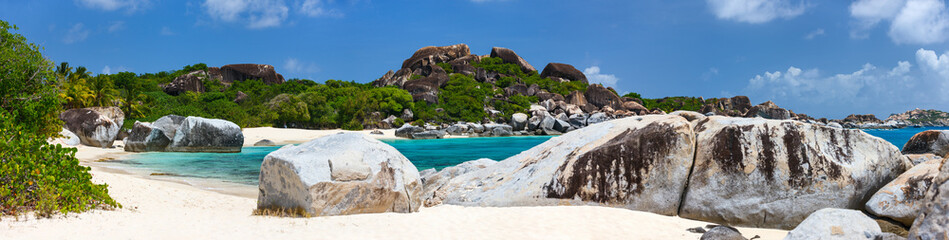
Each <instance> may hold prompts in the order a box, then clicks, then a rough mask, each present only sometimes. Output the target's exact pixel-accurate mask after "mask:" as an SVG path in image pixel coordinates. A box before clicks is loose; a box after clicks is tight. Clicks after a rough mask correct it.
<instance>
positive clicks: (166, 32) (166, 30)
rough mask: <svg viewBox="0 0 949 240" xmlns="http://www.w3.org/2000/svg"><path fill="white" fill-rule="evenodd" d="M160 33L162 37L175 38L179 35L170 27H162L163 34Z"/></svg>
mask: <svg viewBox="0 0 949 240" xmlns="http://www.w3.org/2000/svg"><path fill="white" fill-rule="evenodd" d="M160 33H161V35H165V36H174V35H177V33H175V32H174V31H172V30H171V28H168V27H161V32H160Z"/></svg>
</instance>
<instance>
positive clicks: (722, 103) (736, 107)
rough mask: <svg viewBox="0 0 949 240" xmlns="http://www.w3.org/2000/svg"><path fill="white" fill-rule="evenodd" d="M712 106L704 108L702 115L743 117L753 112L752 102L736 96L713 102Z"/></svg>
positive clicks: (708, 105)
mask: <svg viewBox="0 0 949 240" xmlns="http://www.w3.org/2000/svg"><path fill="white" fill-rule="evenodd" d="M710 102H712V103H710V104H706V105H705V106H702V110H700V111H699V112H700V113H703V114H707V113H713V114H715V115H722V116H730V117H741V116H744V115H745V113H747V112H748V111H749V110H751V100H750V99H748V97H746V96H735V97H732V98H719V99H713V100H711V101H710Z"/></svg>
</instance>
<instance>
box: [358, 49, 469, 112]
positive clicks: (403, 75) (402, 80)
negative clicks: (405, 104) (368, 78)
mask: <svg viewBox="0 0 949 240" xmlns="http://www.w3.org/2000/svg"><path fill="white" fill-rule="evenodd" d="M478 59H480V58H479V57H477V56H474V55H471V54H470V50H469V49H468V45H466V44H456V45H451V46H443V47H434V46H430V47H423V48H421V49H419V50H418V51H415V54H413V55H412V57H410V58H408V59H406V60H405V61H403V62H402V68H401V69H399V70H398V71H395V72H393V71H389V72H387V73H386V74H385V75H383V76H382V77H380V78H379V79H376V80H375V81H373V82H372V85H373V86H376V87H383V86H399V87H403V88H405V87H404V85H406V84H407V83H408V82H409V81H412V79H413V76H421V77H432V75H435V74H438V73H439V72H440V73H441V75H444V76H435V79H427V80H425V81H421V82H418V83H415V84H414V85H413V86H412V87H413V88H414V90H415V91H416V93H413V96H415V98H416V99H425V100H426V101H429V102H433V101H432V100H433V99H436V98H437V92H433V93H435V94H422V93H419V92H423V91H420V90H421V89H420V87H422V85H421V83H425V84H424V86H425V87H427V90H424V91H429V92H432V91H437V86H440V85H442V84H444V82H447V81H448V74H447V73H445V70H444V69H442V67H440V66H438V65H437V64H438V63H449V62H451V63H450V64H451V65H452V66H456V65H458V66H457V68H458V70H459V71H463V70H465V69H467V70H468V71H475V69H474V68H473V67H471V66H470V65H469V62H470V61H475V60H478ZM455 60H458V61H455ZM459 71H456V72H459ZM433 83H439V84H433ZM433 85H434V86H436V87H434V88H432V87H431V86H433ZM405 89H406V90H408V89H407V88H405ZM409 92H412V90H410V91H409ZM430 95H433V96H430ZM403 119H405V118H403Z"/></svg>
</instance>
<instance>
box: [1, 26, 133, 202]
mask: <svg viewBox="0 0 949 240" xmlns="http://www.w3.org/2000/svg"><path fill="white" fill-rule="evenodd" d="M16 29H17V28H16V27H15V26H12V25H10V24H9V23H7V22H4V21H0V59H2V60H0V215H18V214H20V213H22V212H25V211H34V210H35V211H36V214H37V216H49V215H51V214H53V213H57V212H62V213H67V212H80V211H85V210H88V209H90V208H95V207H103V206H109V207H115V206H118V204H117V203H116V202H115V201H114V200H112V198H110V197H109V195H108V189H107V187H106V185H97V184H93V183H92V182H91V178H92V177H91V175H89V172H88V171H89V168H88V167H83V166H80V165H79V161H78V160H77V159H76V157H75V151H76V150H75V149H73V148H63V147H62V146H60V145H50V144H49V143H48V142H47V141H46V139H48V138H51V137H55V136H56V135H58V132H59V131H60V129H61V126H62V122H61V121H60V120H59V119H58V113H59V112H60V110H61V107H62V105H61V104H62V102H61V101H60V98H59V92H58V90H59V89H58V87H57V86H58V85H59V81H61V80H65V77H63V76H58V75H57V72H58V71H56V72H54V71H53V64H52V62H51V61H49V60H47V59H45V58H44V57H43V56H42V54H40V50H39V49H40V48H39V46H37V45H35V44H32V43H28V42H27V40H26V38H24V37H23V36H21V35H20V34H17V33H13V32H12V31H13V30H16ZM65 69H68V64H66V65H61V66H60V69H58V70H65ZM77 69H78V68H77ZM85 75H87V74H86V72H85V69H84V68H83V69H82V72H81V73H79V74H77V76H76V77H87V76H85ZM79 79H82V78H79Z"/></svg>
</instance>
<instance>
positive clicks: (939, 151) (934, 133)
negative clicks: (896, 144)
mask: <svg viewBox="0 0 949 240" xmlns="http://www.w3.org/2000/svg"><path fill="white" fill-rule="evenodd" d="M923 153H932V154H936V156H945V155H946V154H949V130H926V131H922V132H920V133H917V134H916V135H913V137H912V138H910V139H909V142H906V145H903V154H923Z"/></svg>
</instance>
